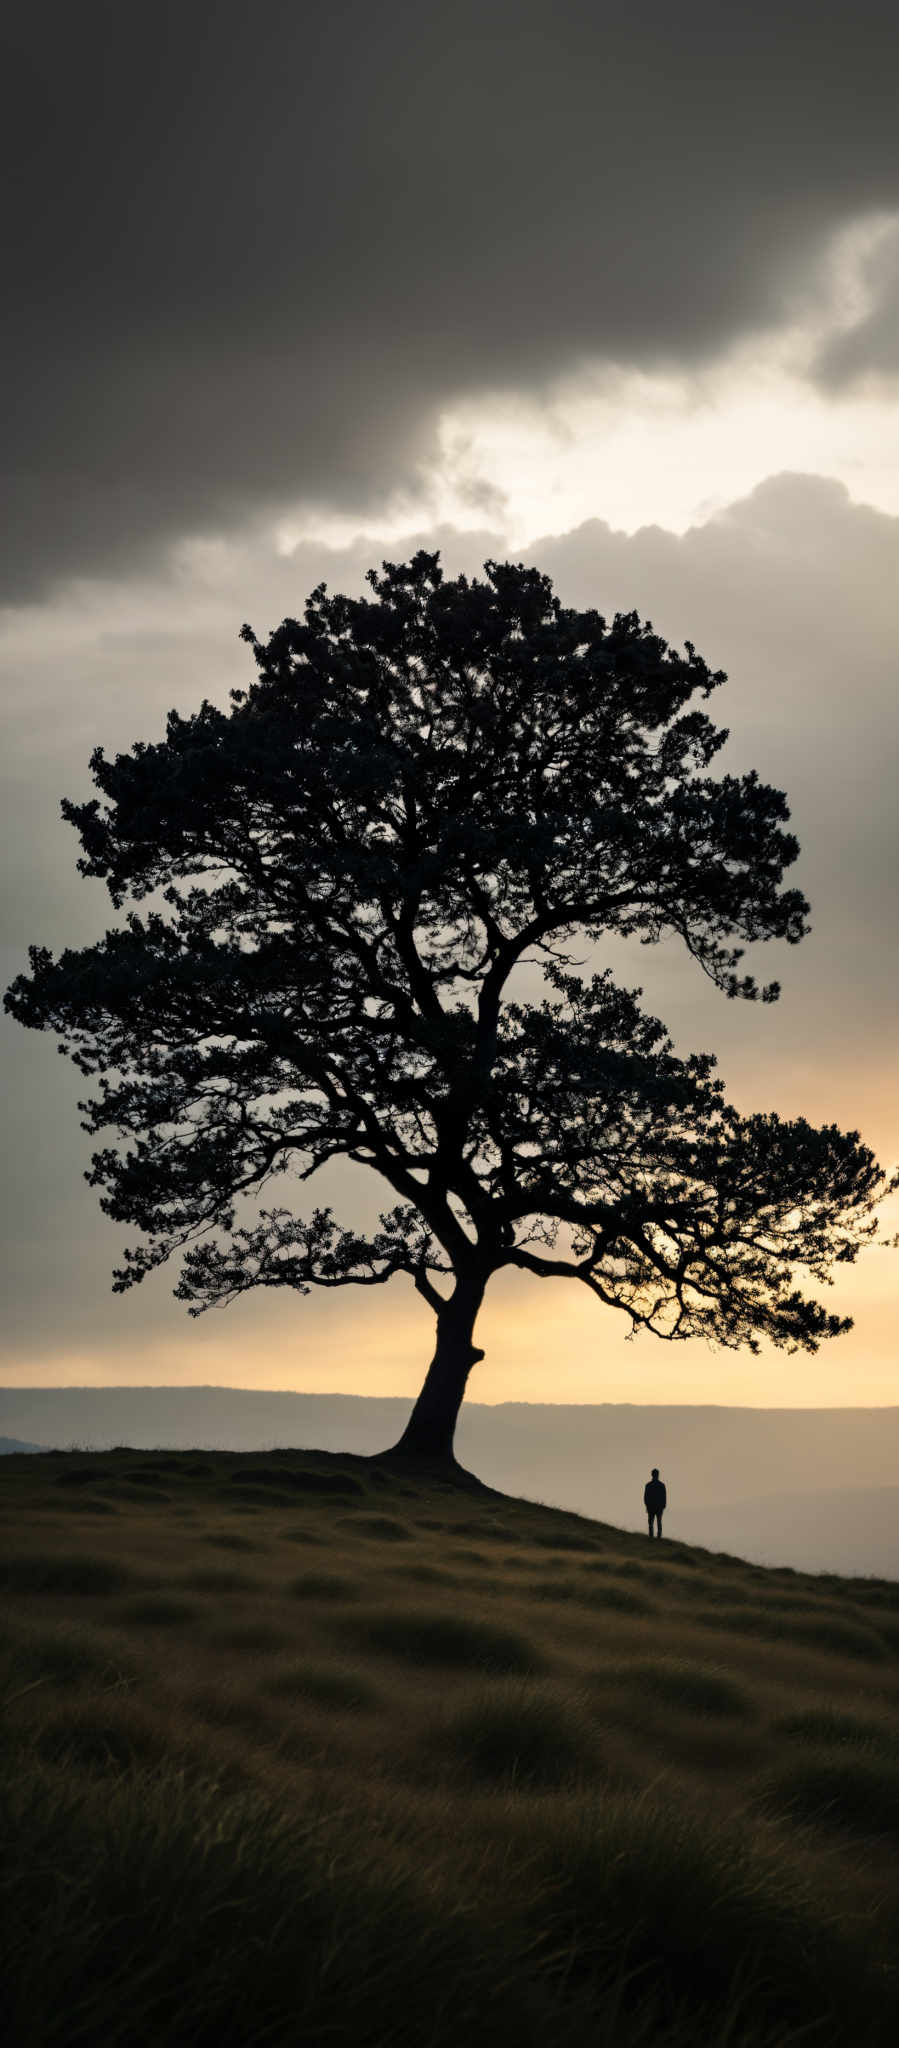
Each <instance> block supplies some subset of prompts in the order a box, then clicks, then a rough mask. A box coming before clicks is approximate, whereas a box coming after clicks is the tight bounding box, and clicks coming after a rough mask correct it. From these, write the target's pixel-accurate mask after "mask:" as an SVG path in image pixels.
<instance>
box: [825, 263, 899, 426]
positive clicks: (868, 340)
mask: <svg viewBox="0 0 899 2048" xmlns="http://www.w3.org/2000/svg"><path fill="white" fill-rule="evenodd" d="M860 283H861V285H862V287H863V289H864V290H865V291H866V293H867V296H868V300H869V305H868V310H867V311H866V312H865V313H864V314H863V315H862V316H861V317H860V318H859V319H858V320H855V321H853V322H852V324H851V325H850V326H849V327H847V328H846V329H845V331H844V332H842V333H840V334H838V335H835V336H834V337H833V339H832V340H830V341H829V342H828V343H827V344H826V345H825V347H824V348H823V349H822V351H821V353H820V355H819V357H818V360H817V362H816V364H815V366H814V368H815V372H816V375H817V376H818V378H819V379H820V381H821V382H822V383H823V384H824V385H825V386H828V385H829V386H832V387H833V388H836V389H839V388H841V387H845V386H846V385H851V384H854V383H858V382H859V381H861V380H876V381H879V380H881V379H884V380H886V379H890V380H892V379H895V378H896V377H897V376H899V228H894V229H892V231H891V232H887V233H886V234H884V235H882V236H879V237H878V238H877V240H876V242H875V245H874V248H873V249H872V250H871V252H870V254H869V256H868V257H867V259H866V261H865V262H864V264H863V265H862V271H861V278H860Z"/></svg>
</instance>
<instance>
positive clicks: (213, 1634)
mask: <svg viewBox="0 0 899 2048" xmlns="http://www.w3.org/2000/svg"><path fill="white" fill-rule="evenodd" d="M207 1640H208V1642H209V1643H210V1646H211V1647H212V1648H213V1649H216V1650H225V1651H228V1650H231V1651H233V1652H234V1655H235V1656H237V1657H246V1656H250V1655H252V1654H255V1653H256V1652H258V1651H263V1650H269V1651H271V1650H284V1649H286V1648H287V1647H288V1645H289V1643H290V1642H291V1637H290V1636H289V1635H288V1633H287V1631H286V1629H283V1628H276V1627H274V1626H273V1625H272V1623H271V1622H269V1621H262V1620H256V1621H253V1620H249V1621H233V1622H228V1623H226V1625H225V1626H224V1627H217V1628H214V1629H212V1630H210V1633H209V1636H208V1638H207Z"/></svg>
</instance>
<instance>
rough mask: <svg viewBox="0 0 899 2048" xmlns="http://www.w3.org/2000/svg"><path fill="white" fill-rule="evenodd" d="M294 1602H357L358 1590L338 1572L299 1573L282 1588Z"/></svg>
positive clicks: (350, 1580) (351, 1581)
mask: <svg viewBox="0 0 899 2048" xmlns="http://www.w3.org/2000/svg"><path fill="white" fill-rule="evenodd" d="M284 1591H285V1592H286V1593H289V1594H290V1595H291V1597H292V1598H293V1599H294V1600H357V1599H358V1597H359V1588H358V1586H357V1585H356V1584H355V1582H354V1580H353V1579H348V1578H346V1577H344V1576H343V1575H342V1574H341V1573H340V1572H300V1573H299V1574H298V1575H297V1577H296V1578H294V1579H288V1581H287V1584H286V1586H285V1588H284Z"/></svg>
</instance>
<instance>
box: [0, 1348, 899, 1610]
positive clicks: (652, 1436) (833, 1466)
mask: <svg viewBox="0 0 899 2048" xmlns="http://www.w3.org/2000/svg"><path fill="white" fill-rule="evenodd" d="M408 1413H409V1402H408V1401H405V1400H398V1399H386V1398H381V1399H366V1398H364V1397H361V1396H358V1395H346V1394H343V1395H341V1394H292V1393H272V1392H270V1391H268V1390H264V1389H263V1390H259V1391H256V1390H254V1391H250V1390H248V1389H243V1388H232V1387H59V1388H54V1387H39V1388H25V1387H22V1388H3V1389H0V1427H2V1428H5V1429H6V1430H8V1431H9V1433H10V1435H17V1436H20V1437H27V1438H29V1439H31V1440H33V1441H34V1442H37V1443H44V1444H48V1445H54V1444H55V1445H59V1446H61V1447H62V1448H67V1447H69V1446H71V1445H73V1444H80V1445H85V1446H87V1445H90V1446H93V1447H95V1448H97V1449H106V1448H111V1447H112V1446H113V1445H114V1444H132V1445H134V1446H136V1447H137V1446H139V1447H141V1448H144V1449H152V1448H153V1447H154V1446H155V1445H159V1444H166V1445H168V1446H170V1447H173V1448H176V1449H185V1450H186V1449H189V1448H192V1447H196V1446H207V1447H210V1448H219V1449H223V1450H224V1449H227V1450H235V1451H250V1450H259V1449H263V1448H276V1447H278V1446H291V1445H294V1446H295V1445H310V1446H312V1445H314V1446H315V1447H317V1448H319V1449H321V1450H326V1451H328V1450H330V1451H346V1450H349V1451H355V1452H358V1453H362V1454H366V1453H377V1452H379V1451H381V1450H383V1449H384V1448H385V1446H386V1445H388V1444H391V1443H395V1442H396V1439H397V1437H398V1436H399V1435H400V1433H401V1431H402V1429H403V1427H404V1425H405V1422H406V1420H407V1418H408ZM458 1454H459V1457H460V1458H461V1460H462V1462H463V1464H465V1465H468V1466H469V1467H470V1468H471V1470H472V1471H475V1472H478V1473H479V1474H480V1475H481V1477H482V1478H483V1479H485V1480H487V1481H488V1482H489V1483H490V1485H492V1486H496V1487H499V1488H500V1489H501V1490H502V1491H503V1492H504V1493H511V1494H518V1495H521V1494H524V1495H526V1496H528V1497H529V1498H531V1499H534V1500H540V1501H546V1502H550V1503H553V1504H554V1505H556V1506H559V1507H563V1508H570V1509H574V1511H575V1512H576V1513H578V1514H585V1515H601V1516H602V1517H603V1519H604V1520H605V1521H607V1522H614V1523H616V1524H618V1525H619V1526H620V1527H623V1528H633V1529H638V1528H642V1525H643V1510H642V1498H643V1483H644V1480H645V1479H646V1478H647V1477H648V1474H649V1470H650V1467H651V1466H652V1465H659V1466H660V1467H661V1468H662V1470H663V1472H664V1474H665V1477H666V1479H667V1482H668V1495H669V1528H670V1533H671V1534H672V1535H675V1534H677V1535H683V1536H684V1537H686V1538H687V1539H688V1540H691V1541H699V1542H702V1543H706V1544H708V1545H709V1546H710V1548H712V1549H728V1550H739V1551H741V1552H742V1553H743V1554H745V1555H746V1556H751V1557H752V1558H754V1559H755V1560H757V1561H758V1562H760V1563H765V1564H789V1565H795V1566H800V1567H802V1568H803V1569H806V1570H818V1571H821V1570H830V1571H843V1572H875V1573H878V1572H890V1573H892V1574H893V1575H894V1576H899V1536H897V1535H896V1533H895V1531H894V1529H893V1528H891V1525H890V1519H889V1517H886V1518H885V1517H884V1515H883V1513H882V1503H878V1501H877V1500H876V1499H875V1498H874V1497H873V1496H874V1495H876V1493H877V1491H878V1489H884V1488H887V1487H890V1486H895V1485H896V1484H897V1477H899V1408H877V1409H864V1408H860V1409H826V1408H825V1409H810V1408H801V1409H763V1408H723V1407H722V1408H717V1407H692V1408H677V1407H638V1406H632V1407H631V1406H627V1405H622V1404H619V1405H596V1406H584V1407H570V1406H562V1405H554V1404H552V1403H546V1404H543V1405H531V1404H528V1403H525V1402H506V1403H503V1404H502V1405H501V1406H499V1407H495V1408H487V1407H484V1406H482V1405H479V1404H478V1403H477V1402H476V1401H475V1402H467V1403H466V1404H465V1406H464V1408H463V1410H462V1415H461V1419H460V1425H459V1432H458ZM847 1489H851V1498H850V1497H848V1496H847ZM869 1494H870V1495H871V1496H872V1498H871V1500H870V1503H869V1500H868V1496H869ZM775 1496H781V1497H782V1498H781V1499H780V1500H779V1501H777V1500H775V1498H774V1497H775ZM838 1496H840V1497H841V1498H838ZM769 1502H770V1503H771V1511H770V1512H769ZM734 1503H738V1504H739V1506H740V1521H739V1524H735V1523H734V1522H733V1520H732V1515H733V1509H734ZM793 1503H795V1505H796V1514H795V1534H794V1527H793V1522H794V1518H793V1516H792V1515H791V1512H790V1509H791V1505H792V1504H793ZM699 1516H701V1517H702V1518H703V1519H702V1521H698V1520H697V1519H696V1518H697V1517H699Z"/></svg>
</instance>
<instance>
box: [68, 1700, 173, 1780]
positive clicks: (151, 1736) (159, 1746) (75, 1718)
mask: <svg viewBox="0 0 899 2048" xmlns="http://www.w3.org/2000/svg"><path fill="white" fill-rule="evenodd" d="M34 1747H35V1750H36V1753H37V1755H38V1756H39V1757H40V1758H41V1760H42V1762H44V1763H52V1764H62V1765H64V1766H65V1768H66V1769H67V1770H78V1771H99V1772H108V1771H132V1770H134V1769H135V1768H136V1767H137V1768H139V1767H141V1766H146V1765H148V1764H158V1763H162V1762H163V1761H165V1760H166V1759H169V1758H170V1756H171V1743H170V1741H169V1739H168V1737H167V1733H166V1729H165V1726H164V1724H162V1723H160V1722H158V1721H157V1720H155V1719H154V1717H153V1716H152V1715H151V1714H147V1713H146V1712H145V1711H144V1710H143V1708H142V1707H141V1706H140V1704H139V1702H138V1701H136V1700H134V1699H132V1698H128V1697H124V1698H123V1697H121V1696H118V1695H116V1694H112V1695H110V1696H108V1697H107V1696H101V1697H100V1698H98V1699H92V1700H87V1701H85V1702H84V1703H83V1704H82V1705H74V1706H70V1707H66V1708H64V1709H60V1710H58V1711H55V1712H53V1713H51V1714H49V1715H48V1716H47V1718H46V1720H45V1721H43V1723H42V1724H41V1726H40V1727H39V1729H38V1731H37V1733H36V1736H35V1743H34Z"/></svg>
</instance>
